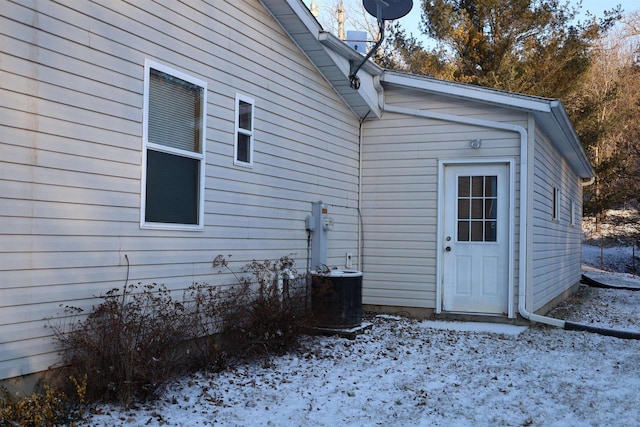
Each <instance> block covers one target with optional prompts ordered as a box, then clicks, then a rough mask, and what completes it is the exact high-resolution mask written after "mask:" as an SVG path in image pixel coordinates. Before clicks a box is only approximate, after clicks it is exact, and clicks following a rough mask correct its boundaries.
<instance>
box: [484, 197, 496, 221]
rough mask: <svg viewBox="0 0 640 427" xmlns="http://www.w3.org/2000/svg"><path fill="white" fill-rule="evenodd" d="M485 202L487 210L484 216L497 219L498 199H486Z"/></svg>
mask: <svg viewBox="0 0 640 427" xmlns="http://www.w3.org/2000/svg"><path fill="white" fill-rule="evenodd" d="M484 204H485V211H484V217H485V218H486V219H496V215H497V212H496V208H497V205H498V201H497V200H496V199H487V200H485V201H484Z"/></svg>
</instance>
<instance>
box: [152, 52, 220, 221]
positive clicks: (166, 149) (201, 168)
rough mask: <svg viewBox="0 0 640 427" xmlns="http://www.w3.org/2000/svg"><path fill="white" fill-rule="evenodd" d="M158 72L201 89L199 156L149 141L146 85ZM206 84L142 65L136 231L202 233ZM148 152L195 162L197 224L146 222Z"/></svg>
mask: <svg viewBox="0 0 640 427" xmlns="http://www.w3.org/2000/svg"><path fill="white" fill-rule="evenodd" d="M152 68H153V69H155V70H158V71H160V72H163V73H165V74H169V75H171V76H173V77H177V78H179V79H181V80H184V81H187V82H189V83H192V84H194V85H196V86H199V87H201V88H202V104H201V116H202V119H201V120H202V124H201V129H200V152H199V153H198V152H193V151H187V150H182V149H179V148H174V147H169V146H166V145H162V144H155V143H153V142H150V141H149V81H150V71H151V69H152ZM206 133H207V82H205V81H204V80H200V79H198V78H195V77H193V76H190V75H188V74H185V73H183V72H181V71H178V70H176V69H173V68H171V67H168V66H166V65H163V64H160V63H158V62H155V61H152V60H150V59H145V61H144V99H143V110H142V168H141V170H142V175H141V180H140V181H141V191H140V195H141V201H140V228H147V229H165V230H193V231H198V230H203V229H204V191H205V166H206V152H207V145H206V143H207V135H206ZM149 149H152V150H155V151H159V152H162V153H167V154H173V155H176V156H181V157H187V158H191V159H196V160H198V161H199V175H198V222H197V224H176V223H164V222H147V221H146V220H145V217H146V199H147V197H146V196H147V152H148V150H149Z"/></svg>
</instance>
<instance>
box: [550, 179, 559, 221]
mask: <svg viewBox="0 0 640 427" xmlns="http://www.w3.org/2000/svg"><path fill="white" fill-rule="evenodd" d="M552 197H553V206H552V209H553V212H552V219H553V220H554V221H558V220H559V219H560V189H559V188H558V187H553V195H552Z"/></svg>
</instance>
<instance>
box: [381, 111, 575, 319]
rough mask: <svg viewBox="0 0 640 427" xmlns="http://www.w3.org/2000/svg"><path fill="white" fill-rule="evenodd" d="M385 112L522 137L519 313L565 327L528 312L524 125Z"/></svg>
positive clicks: (409, 112)
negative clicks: (515, 134)
mask: <svg viewBox="0 0 640 427" xmlns="http://www.w3.org/2000/svg"><path fill="white" fill-rule="evenodd" d="M384 111H388V112H390V113H397V114H404V115H408V116H415V117H423V118H428V119H437V120H444V121H448V122H454V123H461V124H467V125H473V126H480V127H485V128H490V129H499V130H505V131H510V132H517V133H518V134H519V135H520V241H519V242H518V244H519V249H518V252H519V260H518V269H519V275H518V312H519V313H520V315H521V316H522V317H524V318H525V319H528V320H531V321H532V322H539V323H545V324H547V325H552V326H557V327H559V328H564V327H565V321H564V320H559V319H554V318H552V317H547V316H541V315H539V314H535V313H532V312H530V311H529V310H527V305H526V295H527V280H526V275H527V244H526V243H527V228H528V225H527V194H528V193H527V192H528V185H527V179H526V177H527V169H528V154H527V147H528V144H527V137H528V135H527V130H526V129H525V128H524V127H522V126H520V125H515V124H511V123H501V122H495V121H492V120H485V119H477V118H474V117H462V116H456V115H453V114H446V113H437V112H432V111H426V110H418V109H415V108H405V107H398V106H394V105H389V104H384Z"/></svg>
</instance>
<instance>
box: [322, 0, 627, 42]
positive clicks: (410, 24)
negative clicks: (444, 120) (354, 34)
mask: <svg viewBox="0 0 640 427" xmlns="http://www.w3.org/2000/svg"><path fill="white" fill-rule="evenodd" d="M320 1H322V0H316V3H319V2H320ZM344 1H345V4H346V3H347V2H349V3H352V2H353V3H357V2H359V0H344ZM570 3H571V4H577V3H578V1H575V0H572V1H571V2H570ZM420 4H421V0H413V8H412V9H411V12H409V14H408V15H407V16H405V17H404V18H400V22H401V24H402V26H403V27H404V29H405V30H406V31H407V33H409V34H411V33H413V36H414V37H416V38H417V39H419V37H418V36H420V30H419V29H418V27H419V23H420V14H421V10H422V9H421V7H420ZM618 4H620V5H622V9H623V10H624V13H628V12H630V11H632V10H637V9H640V0H617V1H616V0H613V1H603V0H583V2H582V9H581V10H582V12H583V15H584V16H581V17H580V18H581V19H582V18H584V17H586V14H585V12H586V11H589V12H591V13H592V14H593V15H595V16H597V17H602V13H603V11H604V10H607V9H612V8H614V7H615V6H616V5H618ZM419 40H420V39H419Z"/></svg>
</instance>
